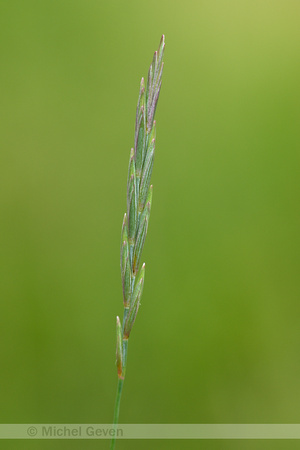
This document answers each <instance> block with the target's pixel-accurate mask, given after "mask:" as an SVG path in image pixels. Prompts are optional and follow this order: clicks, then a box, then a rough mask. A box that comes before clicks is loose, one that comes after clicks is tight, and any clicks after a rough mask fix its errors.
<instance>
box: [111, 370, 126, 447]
mask: <svg viewBox="0 0 300 450" xmlns="http://www.w3.org/2000/svg"><path fill="white" fill-rule="evenodd" d="M123 383H124V380H122V379H121V378H119V379H118V386H117V395H116V403H115V412H114V437H113V438H112V440H111V444H110V450H114V448H115V445H116V433H117V425H118V421H119V412H120V403H121V395H122V389H123Z"/></svg>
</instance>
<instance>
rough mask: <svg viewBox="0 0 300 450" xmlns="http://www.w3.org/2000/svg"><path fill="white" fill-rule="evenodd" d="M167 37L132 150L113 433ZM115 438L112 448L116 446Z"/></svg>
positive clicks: (144, 91) (138, 285) (134, 304)
mask: <svg viewBox="0 0 300 450" xmlns="http://www.w3.org/2000/svg"><path fill="white" fill-rule="evenodd" d="M164 49H165V37H164V36H162V38H161V41H160V44H159V47H158V50H157V51H156V52H155V53H154V56H153V60H152V63H151V66H150V68H149V72H148V79H147V84H146V87H145V82H144V78H142V81H141V85H140V93H139V99H138V104H137V110H136V122H135V136H134V148H132V149H131V152H130V159H129V169H128V180H127V212H126V213H125V215H124V220H123V226H122V234H121V258H120V263H121V278H122V286H123V304H124V314H123V322H122V324H121V321H120V318H119V317H118V316H117V350H116V359H117V369H118V386H117V395H116V403H115V412H114V422H113V423H114V435H115V436H116V431H117V424H118V421H119V411H120V402H121V395H122V389H123V384H124V379H125V372H126V362H127V350H128V339H129V336H130V333H131V330H132V327H133V324H134V321H135V318H136V315H137V312H138V309H139V306H140V300H141V296H142V291H143V286H144V279H145V264H143V265H142V267H141V269H139V267H140V262H141V255H142V250H143V246H144V242H145V238H146V234H147V230H148V224H149V218H150V211H151V203H152V190H153V187H152V186H150V181H151V174H152V169H153V161H154V150H155V129H156V123H155V120H154V115H155V110H156V106H157V102H158V97H159V93H160V88H161V80H162V73H163V66H164V63H163V54H164ZM115 443H116V439H115V437H114V438H113V439H112V441H111V447H110V448H111V450H113V449H114V448H115Z"/></svg>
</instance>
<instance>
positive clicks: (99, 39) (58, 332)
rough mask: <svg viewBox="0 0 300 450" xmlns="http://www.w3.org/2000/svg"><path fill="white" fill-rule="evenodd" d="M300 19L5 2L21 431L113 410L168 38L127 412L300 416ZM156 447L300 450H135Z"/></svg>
mask: <svg viewBox="0 0 300 450" xmlns="http://www.w3.org/2000/svg"><path fill="white" fill-rule="evenodd" d="M299 22H300V2H299V1H297V0H281V1H278V0H272V1H271V0H270V1H264V0H262V1H258V0H257V1H237V0H236V1H233V0H228V1H216V2H214V1H209V0H206V1H202V0H200V1H189V0H188V1H185V2H181V1H177V0H176V1H174V0H173V2H171V1H166V0H160V1H157V0H155V1H153V2H140V1H130V2H124V1H113V0H112V1H109V2H104V1H102V0H97V1H96V0H88V1H83V0H72V1H71V0H60V1H58V0H51V1H50V0H48V1H33V0H27V1H13V0H11V1H2V2H1V4H0V44H1V70H0V85H1V88H0V89H1V109H0V123H1V125H0V128H1V133H0V141H1V161H0V164H1V169H0V170H1V181H0V183H1V191H0V202H1V203H0V204H1V211H0V223H1V230H0V240H1V253H0V261H1V271H0V290H1V292H0V296H1V297H0V298H1V311H0V329H1V332H0V342H1V343H0V346H1V369H0V398H1V408H0V422H1V423H111V421H112V416H113V406H114V400H115V389H116V384H117V375H116V367H115V316H116V315H117V314H119V315H120V314H122V311H123V306H122V294H121V280H120V269H119V246H120V231H121V224H122V217H123V213H124V212H125V209H126V179H127V167H128V159H129V152H130V148H131V146H132V145H133V134H134V121H135V108H136V102H137V97H138V89H139V83H140V79H141V77H142V76H146V75H147V71H148V67H149V64H150V62H151V59H152V55H153V52H154V50H155V49H156V48H157V46H158V44H159V40H160V37H161V34H162V33H164V34H165V35H166V51H165V69H164V77H163V86H162V90H161V97H160V100H159V104H158V109H157V115H156V119H157V148H156V150H157V151H156V160H155V166H154V172H153V184H154V197H153V207H152V213H151V221H150V227H149V231H148V236H147V240H146V243H145V248H144V254H143V260H145V261H146V265H147V273H146V282H145V288H144V293H143V299H142V306H141V308H140V311H139V314H138V320H137V321H136V324H135V326H134V329H133V332H132V335H131V338H130V343H129V356H128V370H127V379H126V382H125V385H124V392H123V399H122V405H121V414H120V422H121V423H300V409H299V402H300V384H299V379H300V359H299V353H300V352H299V345H300V328H299V317H300V303H299V297H300V296H299V294H300V281H299V268H300V254H299V250H300V238H299V222H300V221H299V219H300V213H299V193H300V192H299V191H300V189H299V187H300V184H299V173H300V172H299V162H300V161H299V159H300V158H299V147H300V146H299V144H300V133H299V120H300V87H299V79H300V58H299V51H300V27H299ZM1 445H2V448H7V449H21V448H22V449H33V450H35V449H82V448H84V449H97V448H103V449H104V448H108V446H109V443H108V441H101V442H100V441H23V442H22V441H6V442H2V444H1ZM154 447H155V448H158V449H180V448H186V447H188V448H195V449H196V448H205V449H239V448H244V449H254V448H255V449H265V448H272V449H281V448H287V449H292V448H300V443H298V442H296V441H289V442H288V441H287V442H284V443H283V442H280V441H277V442H272V441H271V442H270V441H269V442H262V441H251V442H250V441H248V442H241V441H198V442H197V441H189V442H183V441H156V442H155V441H122V442H119V443H118V444H117V448H118V449H120V450H121V449H123V450H126V449H137V448H143V449H146V450H147V449H153V448H154Z"/></svg>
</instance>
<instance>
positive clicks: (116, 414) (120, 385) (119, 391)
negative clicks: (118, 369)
mask: <svg viewBox="0 0 300 450" xmlns="http://www.w3.org/2000/svg"><path fill="white" fill-rule="evenodd" d="M127 313H128V308H124V318H123V330H124V324H125V320H126V317H127ZM127 349H128V339H123V355H122V359H123V366H122V378H119V379H118V385H117V395H116V403H115V411H114V422H113V426H114V427H113V429H114V437H113V438H112V440H111V444H110V450H114V448H115V445H116V434H117V425H118V422H119V413H120V403H121V395H122V389H123V384H124V378H125V372H126V362H127Z"/></svg>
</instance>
